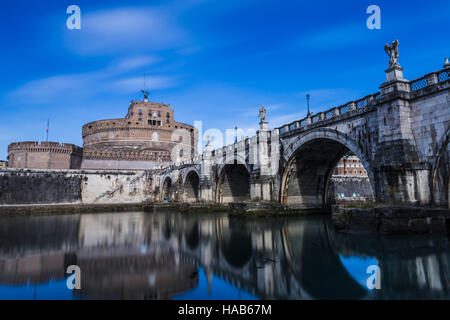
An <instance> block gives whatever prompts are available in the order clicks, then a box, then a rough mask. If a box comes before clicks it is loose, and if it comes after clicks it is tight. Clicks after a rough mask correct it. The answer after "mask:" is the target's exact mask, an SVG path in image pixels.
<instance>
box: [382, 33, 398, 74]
mask: <svg viewBox="0 0 450 320" xmlns="http://www.w3.org/2000/svg"><path fill="white" fill-rule="evenodd" d="M384 51H386V53H387V54H388V56H389V69H392V68H395V67H400V65H399V64H398V62H397V60H398V40H395V41H392V43H391V45H390V46H389V45H388V44H387V43H386V44H385V45H384Z"/></svg>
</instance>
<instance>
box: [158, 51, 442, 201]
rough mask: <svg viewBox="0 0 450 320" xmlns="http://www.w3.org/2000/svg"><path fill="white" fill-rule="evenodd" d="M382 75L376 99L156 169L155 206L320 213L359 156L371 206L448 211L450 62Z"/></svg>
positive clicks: (371, 97) (265, 127) (393, 69)
mask: <svg viewBox="0 0 450 320" xmlns="http://www.w3.org/2000/svg"><path fill="white" fill-rule="evenodd" d="M402 70H403V69H402V68H400V67H399V66H394V67H391V68H389V69H388V70H386V71H385V72H386V78H387V80H386V82H384V83H383V84H381V86H380V91H379V92H376V93H374V94H370V95H367V96H365V97H364V98H362V99H358V100H355V101H350V102H348V103H346V104H343V105H341V106H337V107H334V108H332V109H329V110H327V111H324V112H320V113H318V114H309V115H308V116H307V117H306V118H304V119H300V120H297V121H294V122H292V123H289V124H286V125H284V126H282V127H279V128H275V129H273V130H269V129H268V123H267V122H265V121H261V122H260V126H259V130H258V131H257V133H256V135H255V136H253V137H251V138H246V139H244V140H241V141H238V142H235V143H233V144H231V145H227V146H224V147H223V148H219V149H216V150H212V148H211V146H210V145H209V143H208V144H207V145H206V147H205V151H204V152H203V154H201V155H198V156H195V157H194V158H193V159H191V160H190V161H185V162H182V163H177V164H173V165H171V166H169V167H166V168H163V169H160V170H157V171H155V173H154V175H153V181H152V192H153V196H154V199H153V200H156V201H164V200H171V201H184V202H217V203H227V202H239V201H250V200H260V201H277V202H281V203H283V204H288V205H298V206H302V207H324V206H326V205H327V193H328V185H329V182H330V178H331V175H332V172H333V170H334V168H335V166H336V164H337V162H338V161H339V159H340V158H341V157H342V156H343V155H344V154H346V153H347V152H349V151H352V152H353V153H354V154H355V155H356V156H358V157H359V159H360V160H361V162H362V164H363V165H364V167H365V169H366V170H367V173H368V176H369V178H370V182H371V186H372V189H373V193H374V196H375V199H376V200H377V201H379V202H385V203H409V204H420V205H435V206H442V207H448V206H449V172H450V167H449V155H450V151H449V136H450V130H449V128H450V96H449V87H450V80H449V72H450V63H448V59H446V64H445V65H444V68H443V69H441V70H438V71H434V72H431V73H429V74H426V75H424V76H423V77H421V78H418V79H416V80H413V81H409V80H406V79H404V78H403V73H402Z"/></svg>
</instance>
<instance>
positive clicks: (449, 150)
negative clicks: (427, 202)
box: [431, 129, 450, 208]
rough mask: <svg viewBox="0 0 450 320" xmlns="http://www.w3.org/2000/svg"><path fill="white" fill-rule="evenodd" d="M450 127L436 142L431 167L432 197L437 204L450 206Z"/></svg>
mask: <svg viewBox="0 0 450 320" xmlns="http://www.w3.org/2000/svg"><path fill="white" fill-rule="evenodd" d="M449 142H450V129H449V130H447V133H446V134H445V135H444V136H443V138H442V139H441V141H440V142H439V144H438V148H437V156H436V161H435V162H434V165H433V169H432V180H431V181H432V182H431V183H432V186H431V187H432V197H433V203H434V204H435V205H437V206H445V207H448V208H450V201H449V200H450V143H449Z"/></svg>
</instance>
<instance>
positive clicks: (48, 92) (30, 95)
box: [9, 56, 176, 103]
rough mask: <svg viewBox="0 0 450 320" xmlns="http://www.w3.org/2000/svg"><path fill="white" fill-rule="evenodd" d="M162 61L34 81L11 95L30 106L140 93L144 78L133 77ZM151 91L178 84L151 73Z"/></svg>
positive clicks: (136, 60) (145, 59) (142, 59)
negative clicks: (114, 94) (143, 69)
mask: <svg viewBox="0 0 450 320" xmlns="http://www.w3.org/2000/svg"><path fill="white" fill-rule="evenodd" d="M156 61H158V58H157V57H154V56H136V57H130V58H126V59H120V60H117V61H114V62H113V63H112V64H111V65H109V66H107V67H105V68H103V69H99V70H95V71H92V72H85V73H76V74H67V75H58V76H52V77H47V78H43V79H39V80H34V81H31V82H28V83H26V84H24V85H23V86H21V87H19V88H17V89H16V90H14V91H13V92H11V93H10V94H9V97H10V98H11V99H12V100H15V101H22V100H23V101H27V102H28V103H30V102H31V103H48V102H54V101H58V100H59V99H61V98H63V99H69V98H73V99H80V98H81V97H84V98H87V97H92V96H95V95H99V94H104V93H108V92H120V93H130V92H138V91H139V90H140V89H142V87H143V85H144V75H142V76H141V77H130V76H129V73H130V72H131V73H132V74H136V70H139V71H138V73H139V74H143V72H142V70H141V69H142V68H144V67H148V66H150V65H152V64H153V63H155V62H156ZM146 84H147V87H149V88H151V89H155V90H158V89H166V88H170V87H173V86H174V85H175V84H176V81H175V77H171V76H157V75H152V74H151V73H148V74H147V76H146Z"/></svg>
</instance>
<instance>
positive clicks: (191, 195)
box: [183, 171, 200, 202]
mask: <svg viewBox="0 0 450 320" xmlns="http://www.w3.org/2000/svg"><path fill="white" fill-rule="evenodd" d="M199 191H200V177H199V175H198V173H197V172H195V171H190V172H189V173H188V174H187V176H186V181H185V183H184V187H183V198H184V201H186V202H198V201H199V200H200V192H199Z"/></svg>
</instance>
